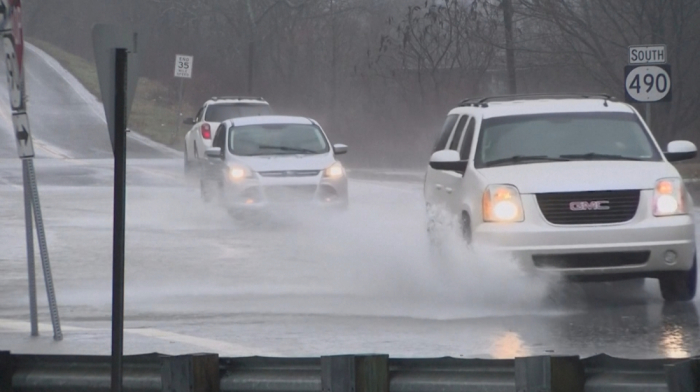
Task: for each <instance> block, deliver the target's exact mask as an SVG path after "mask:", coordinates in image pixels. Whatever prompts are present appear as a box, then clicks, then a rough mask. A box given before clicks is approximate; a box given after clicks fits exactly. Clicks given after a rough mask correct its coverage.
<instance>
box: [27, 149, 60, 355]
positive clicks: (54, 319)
mask: <svg viewBox="0 0 700 392" xmlns="http://www.w3.org/2000/svg"><path fill="white" fill-rule="evenodd" d="M25 161H26V162H27V174H28V176H29V185H30V188H31V192H32V206H33V207H34V221H35V223H36V235H37V239H38V240H39V252H40V254H41V265H42V267H43V269H44V282H45V283H46V295H47V296H48V298H49V311H50V312H51V323H52V324H53V339H54V340H57V341H58V340H63V333H62V332H61V322H60V320H59V318H58V305H57V304H56V292H55V290H54V287H53V277H52V276H51V264H50V263H49V249H48V247H47V246H46V233H45V232H44V218H43V217H42V216H41V203H40V202H39V189H38V188H37V185H36V174H35V172H34V161H33V160H31V159H27V160H25Z"/></svg>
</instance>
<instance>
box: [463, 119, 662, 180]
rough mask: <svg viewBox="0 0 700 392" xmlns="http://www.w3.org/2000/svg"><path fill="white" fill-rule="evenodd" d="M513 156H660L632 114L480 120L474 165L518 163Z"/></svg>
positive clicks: (659, 158)
mask: <svg viewBox="0 0 700 392" xmlns="http://www.w3.org/2000/svg"><path fill="white" fill-rule="evenodd" d="M513 157H540V158H543V157H546V158H551V159H559V158H562V157H564V158H566V159H567V160H577V159H591V157H593V158H594V159H595V158H598V159H605V158H606V157H614V158H617V159H623V158H628V159H631V160H642V161H659V160H661V156H660V154H659V151H658V149H657V148H656V146H655V145H654V144H653V141H652V139H651V137H650V135H649V134H648V133H647V131H646V130H645V129H644V127H643V126H642V124H641V123H640V121H639V119H638V118H637V116H635V115H634V114H633V113H548V114H536V115H523V116H508V117H498V118H491V119H485V120H483V121H482V125H481V131H480V133H479V141H478V145H477V149H476V156H475V160H474V164H475V166H476V167H477V168H479V167H488V166H490V164H489V163H491V162H503V161H506V163H505V164H518V163H519V162H520V161H519V160H517V159H515V160H511V161H509V160H508V159H509V158H513Z"/></svg>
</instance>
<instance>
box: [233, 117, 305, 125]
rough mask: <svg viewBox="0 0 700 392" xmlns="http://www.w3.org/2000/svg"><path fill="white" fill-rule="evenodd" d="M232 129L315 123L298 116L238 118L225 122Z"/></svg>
mask: <svg viewBox="0 0 700 392" xmlns="http://www.w3.org/2000/svg"><path fill="white" fill-rule="evenodd" d="M226 121H227V122H229V123H230V124H231V125H233V126H234V127H242V126H246V125H264V124H300V125H313V124H315V122H314V121H313V120H311V119H309V118H306V117H298V116H250V117H238V118H234V119H229V120H226Z"/></svg>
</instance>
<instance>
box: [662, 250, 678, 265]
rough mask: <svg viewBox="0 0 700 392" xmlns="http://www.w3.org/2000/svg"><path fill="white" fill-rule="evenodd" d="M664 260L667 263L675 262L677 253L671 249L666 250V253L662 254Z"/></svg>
mask: <svg viewBox="0 0 700 392" xmlns="http://www.w3.org/2000/svg"><path fill="white" fill-rule="evenodd" d="M664 261H665V262H666V264H668V265H673V264H676V261H678V255H677V254H676V252H674V251H672V250H667V251H666V254H664Z"/></svg>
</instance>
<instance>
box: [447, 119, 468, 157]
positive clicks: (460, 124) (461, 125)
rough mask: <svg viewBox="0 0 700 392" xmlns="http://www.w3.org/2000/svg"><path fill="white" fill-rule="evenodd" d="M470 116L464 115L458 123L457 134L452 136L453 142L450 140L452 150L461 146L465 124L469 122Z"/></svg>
mask: <svg viewBox="0 0 700 392" xmlns="http://www.w3.org/2000/svg"><path fill="white" fill-rule="evenodd" d="M467 120H469V116H462V118H460V119H459V122H458V123H457V128H455V134H454V136H453V137H452V142H450V150H455V151H457V149H458V148H459V141H460V139H461V138H462V133H464V125H466V124H467Z"/></svg>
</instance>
